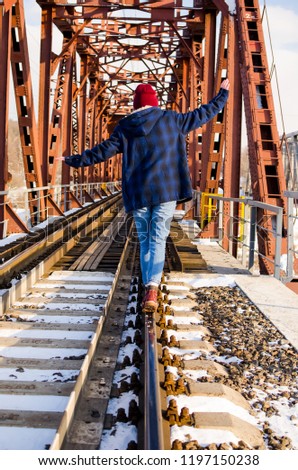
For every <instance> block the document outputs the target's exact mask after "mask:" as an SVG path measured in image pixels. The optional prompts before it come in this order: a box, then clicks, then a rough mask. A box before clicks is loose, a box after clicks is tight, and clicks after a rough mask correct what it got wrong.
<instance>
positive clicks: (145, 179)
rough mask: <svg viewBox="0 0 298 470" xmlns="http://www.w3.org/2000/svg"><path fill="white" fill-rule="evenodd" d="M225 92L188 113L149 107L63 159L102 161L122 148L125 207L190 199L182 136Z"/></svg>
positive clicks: (80, 163)
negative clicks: (87, 147) (75, 153)
mask: <svg viewBox="0 0 298 470" xmlns="http://www.w3.org/2000/svg"><path fill="white" fill-rule="evenodd" d="M228 94H229V93H228V91H227V90H225V89H223V88H220V91H219V93H218V94H217V96H216V97H215V98H213V99H212V100H211V101H210V102H209V103H208V104H206V105H202V106H200V107H199V108H197V109H195V110H194V111H191V112H188V113H177V112H175V111H165V110H162V109H160V108H159V107H155V106H154V107H149V108H145V109H142V110H140V111H137V112H134V113H132V114H130V115H129V116H126V117H125V118H123V119H121V120H120V121H119V124H118V125H117V126H116V127H115V129H114V131H113V133H112V134H111V136H110V137H109V138H108V139H106V140H104V141H103V142H101V143H100V144H98V145H96V146H95V147H94V148H92V149H87V150H85V151H84V152H83V153H82V154H81V155H72V156H69V157H66V158H65V163H67V164H68V165H70V166H73V167H75V168H79V167H84V166H89V165H94V164H95V163H102V162H104V161H105V160H107V159H109V158H110V157H112V156H113V155H115V154H117V153H122V155H123V157H122V191H123V202H124V207H125V210H126V211H127V212H130V211H132V210H135V209H140V208H141V207H149V206H152V205H158V204H160V203H162V202H168V201H177V202H183V201H188V200H190V199H191V198H192V185H191V180H190V174H189V168H188V163H187V155H186V145H185V136H186V134H187V133H188V132H190V131H192V130H194V129H196V128H198V127H201V126H202V125H203V124H205V123H206V122H207V121H209V120H210V119H212V118H213V117H214V116H215V115H216V114H217V113H218V112H219V111H221V109H222V108H223V107H224V105H225V103H226V101H227V99H228Z"/></svg>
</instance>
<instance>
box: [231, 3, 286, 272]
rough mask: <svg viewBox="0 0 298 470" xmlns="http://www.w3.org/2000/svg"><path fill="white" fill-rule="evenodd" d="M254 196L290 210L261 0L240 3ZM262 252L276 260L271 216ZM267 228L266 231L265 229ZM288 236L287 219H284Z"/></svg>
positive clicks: (264, 268)
mask: <svg viewBox="0 0 298 470" xmlns="http://www.w3.org/2000/svg"><path fill="white" fill-rule="evenodd" d="M236 7H237V21H238V30H239V41H240V50H241V59H240V62H239V64H240V73H241V82H242V88H243V98H244V107H245V115H246V122H247V137H248V151H249V163H250V174H251V181H252V193H253V197H254V199H256V200H259V201H262V202H265V203H268V204H274V205H276V206H279V207H282V208H283V209H284V214H285V211H286V201H285V198H284V195H283V193H284V191H285V189H286V187H285V177H284V170H283V162H282V153H281V149H280V138H279V133H278V130H277V124H276V117H275V110H274V103H273V97H272V88H271V79H270V75H269V67H268V62H267V55H266V48H265V40H264V35H263V28H262V18H261V13H260V9H259V3H258V1H257V0H236ZM258 222H259V225H260V228H259V231H258V243H259V249H260V251H261V252H262V253H263V254H264V255H265V256H266V257H267V258H268V259H269V260H270V259H271V260H273V257H274V251H275V237H274V227H273V225H272V218H271V217H269V215H267V214H266V213H265V214H262V215H261V216H260V215H259V220H258ZM263 228H264V229H265V230H263ZM284 231H285V233H284V235H286V219H285V218H284ZM259 263H260V266H261V272H263V273H269V274H271V273H272V272H273V264H272V262H271V263H270V261H267V260H266V258H263V257H261V258H260V260H259Z"/></svg>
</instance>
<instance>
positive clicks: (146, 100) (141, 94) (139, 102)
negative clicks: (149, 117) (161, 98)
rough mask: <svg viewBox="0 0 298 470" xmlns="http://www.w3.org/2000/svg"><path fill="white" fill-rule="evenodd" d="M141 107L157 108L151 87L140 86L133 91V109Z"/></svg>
mask: <svg viewBox="0 0 298 470" xmlns="http://www.w3.org/2000/svg"><path fill="white" fill-rule="evenodd" d="M143 106H158V99H157V96H156V91H155V90H154V89H153V88H152V86H151V85H146V84H141V85H138V86H137V88H136V90H135V96H134V100H133V107H134V109H139V108H143Z"/></svg>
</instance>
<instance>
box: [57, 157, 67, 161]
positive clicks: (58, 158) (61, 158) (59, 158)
mask: <svg viewBox="0 0 298 470" xmlns="http://www.w3.org/2000/svg"><path fill="white" fill-rule="evenodd" d="M55 160H58V161H61V162H64V160H65V157H55Z"/></svg>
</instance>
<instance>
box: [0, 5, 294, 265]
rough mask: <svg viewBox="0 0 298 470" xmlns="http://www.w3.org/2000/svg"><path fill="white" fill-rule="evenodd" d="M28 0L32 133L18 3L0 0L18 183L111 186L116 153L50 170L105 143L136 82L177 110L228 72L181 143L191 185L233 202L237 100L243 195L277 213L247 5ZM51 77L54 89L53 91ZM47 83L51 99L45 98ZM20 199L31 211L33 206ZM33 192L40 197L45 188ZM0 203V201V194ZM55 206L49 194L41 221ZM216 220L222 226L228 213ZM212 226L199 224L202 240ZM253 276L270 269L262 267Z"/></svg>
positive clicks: (253, 16)
mask: <svg viewBox="0 0 298 470" xmlns="http://www.w3.org/2000/svg"><path fill="white" fill-rule="evenodd" d="M37 3H38V4H39V5H40V7H41V16H40V18H41V53H40V87H39V106H38V110H39V114H38V127H37V125H36V122H35V117H34V108H33V96H32V91H31V83H30V66H29V60H28V44H27V39H26V28H25V22H24V15H23V0H18V1H17V2H12V1H9V0H6V1H5V2H4V5H5V7H4V6H3V7H2V8H6V9H8V11H10V14H11V15H12V16H11V17H12V26H11V28H10V30H11V36H10V37H8V36H9V35H7V34H6V36H5V34H4V32H3V27H4V22H3V21H4V16H3V18H2V23H1V24H2V32H1V39H2V38H3V39H5V40H6V42H7V41H11V38H12V39H13V41H12V44H13V46H14V48H13V50H12V53H11V55H10V54H7V55H5V53H3V56H5V57H8V62H7V63H6V66H5V65H4V63H1V65H0V67H1V68H0V70H2V71H3V73H2V74H1V76H4V77H5V80H3V81H2V83H1V84H0V100H1V99H2V100H3V99H4V100H7V94H8V83H9V81H8V76H9V72H8V65H9V62H11V64H12V66H13V76H14V85H15V89H16V103H17V111H18V119H19V125H20V133H21V138H22V149H23V153H24V170H25V177H26V182H27V186H28V187H29V188H32V186H35V185H36V186H46V185H47V184H48V183H49V182H50V183H51V184H57V183H60V182H62V183H63V184H68V183H71V182H81V183H85V182H96V181H113V180H118V179H120V178H121V156H120V155H119V156H116V157H114V158H113V159H111V160H109V161H108V162H105V163H104V164H100V165H97V166H95V167H89V168H87V169H85V170H73V169H70V168H69V167H67V166H66V165H62V164H61V162H59V163H58V160H57V159H56V157H57V156H60V155H68V154H72V153H81V152H82V151H83V150H84V149H85V148H90V147H92V146H93V145H95V144H96V142H99V141H101V140H103V139H105V138H107V137H108V136H109V134H110V132H111V130H112V128H113V127H114V126H115V125H116V124H117V122H118V121H119V119H120V118H121V117H123V116H124V115H126V114H127V113H129V112H131V109H132V100H133V91H134V89H135V87H136V86H137V84H138V83H140V82H146V83H150V84H151V85H153V86H154V87H155V88H156V90H157V93H158V96H159V101H160V104H161V105H162V106H163V107H165V108H168V109H173V110H177V111H179V112H181V111H182V112H187V111H188V110H190V109H193V108H194V107H196V106H198V105H199V104H200V103H201V102H204V103H205V102H207V101H208V100H209V99H210V98H211V97H212V96H213V95H214V94H215V93H216V92H217V91H218V88H219V86H220V82H221V80H222V78H224V77H225V76H226V75H227V74H228V76H229V78H230V81H231V94H230V99H229V102H228V104H227V106H226V108H225V110H224V112H223V113H221V114H220V115H219V116H218V117H217V118H216V119H214V120H213V122H211V123H210V124H208V125H207V126H204V127H203V129H199V130H197V131H196V132H193V133H191V135H190V136H189V137H188V138H187V147H188V157H189V167H190V172H191V178H192V182H193V187H194V189H197V188H199V189H201V190H202V191H206V192H209V193H216V192H218V190H219V188H220V187H222V188H223V190H224V194H225V195H226V196H233V197H235V196H238V194H239V165H240V144H241V132H240V123H241V117H242V112H241V111H242V108H241V106H242V95H243V97H244V104H245V111H246V121H247V124H248V137H249V153H250V168H251V179H252V182H253V191H254V197H255V198H256V199H259V200H262V201H264V202H270V203H274V204H277V205H281V206H282V207H284V201H283V198H282V191H283V189H284V187H285V186H284V176H283V173H282V170H281V168H282V164H281V161H280V153H279V148H278V147H279V146H278V140H279V139H278V135H277V130H276V123H275V116H274V105H273V100H272V91H271V86H270V78H269V76H268V65H267V60H266V54H265V46H264V40H263V35H262V25H261V22H260V14H259V10H258V1H257V0H236V5H237V9H236V12H229V8H228V5H227V3H226V2H225V1H224V0H194V1H193V4H192V5H191V6H186V4H185V2H182V1H181V0H172V1H171V2H169V1H168V0H161V1H158V2H150V1H149V0H148V1H142V2H140V1H139V0H120V1H116V0H84V1H81V0H78V1H77V2H75V1H74V2H71V4H70V3H69V2H68V1H67V0H38V1H37ZM12 4H14V5H13V6H12ZM0 8H1V7H0ZM5 11H6V10H5ZM6 14H7V13H6ZM220 19H221V25H218V23H219V21H220ZM54 26H56V27H57V28H58V29H59V30H60V32H61V34H62V36H63V45H62V48H61V51H60V53H58V54H53V53H52V52H51V50H52V46H53V44H52V34H53V28H54ZM218 26H219V27H220V33H219V39H218V44H216V40H215V38H216V31H217V29H218ZM5 44H6V43H5V42H2V43H1V47H2V48H4V47H6V48H7V45H6V46H5ZM239 44H240V46H241V47H240V49H241V55H240V50H239V47H238V46H239ZM10 57H11V60H9V58H10ZM216 58H217V59H216ZM216 60H217V63H216ZM19 64H21V66H20V65H19ZM77 73H78V75H79V76H78V77H77ZM55 80H56V87H55V86H54V87H53V83H54V81H55ZM53 88H54V98H53V97H51V96H50V95H51V93H50V90H51V89H53ZM24 103H26V106H25V105H24ZM4 108H5V110H6V111H5V113H6V114H4V113H2V114H1V116H0V138H1V141H2V139H3V142H5V138H6V135H7V120H8V114H7V108H6V107H5V106H4ZM0 112H1V110H0ZM24 129H26V131H25V132H24ZM267 137H270V138H267ZM28 143H29V145H28ZM1 152H2V153H1V154H0V155H1V161H3V168H4V173H3V176H1V182H0V183H1V186H0V188H6V181H7V170H6V168H7V150H6V149H5V146H4V147H3V149H1ZM222 178H223V181H221V179H222ZM32 194H33V197H32V200H31V203H30V209H31V213H33V211H34V206H35V202H34V192H33V193H32ZM45 195H47V196H48V194H46V192H45ZM66 196H67V200H66V201H64V200H62V206H61V207H63V210H64V209H65V208H69V207H70V205H71V206H72V207H73V204H74V203H75V204H76V206H77V207H79V206H80V202H79V201H78V200H77V198H76V196H75V195H73V194H72V193H71V192H69V193H68V194H67V195H66ZM0 197H2V200H0V202H1V201H3V196H0ZM62 199H63V198H62ZM70 203H71V204H70ZM1 207H5V204H4V205H1V204H0V211H1V210H2V213H1V212H0V222H1V221H2V220H4V217H5V214H4V213H3V211H4V209H1ZM60 210H61V208H57V207H55V204H54V203H53V200H52V199H51V198H50V199H48V202H47V207H45V208H44V214H46V211H48V213H53V212H55V213H59V211H60ZM225 217H226V223H228V220H229V215H228V214H225ZM266 223H267V222H266ZM266 226H267V225H266ZM212 230H213V227H210V225H209V226H208V227H206V232H205V234H206V233H207V232H208V231H209V232H208V233H211V232H212ZM0 236H1V234H0ZM272 243H273V242H272V240H271V239H270V237H269V238H268V239H267V240H266V242H265V246H264V247H263V248H264V250H265V252H266V254H267V255H268V257H269V258H270V256H272V253H273V251H272V248H273V244H272ZM263 269H264V271H266V272H270V270H269V269H268V266H267V265H263Z"/></svg>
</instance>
